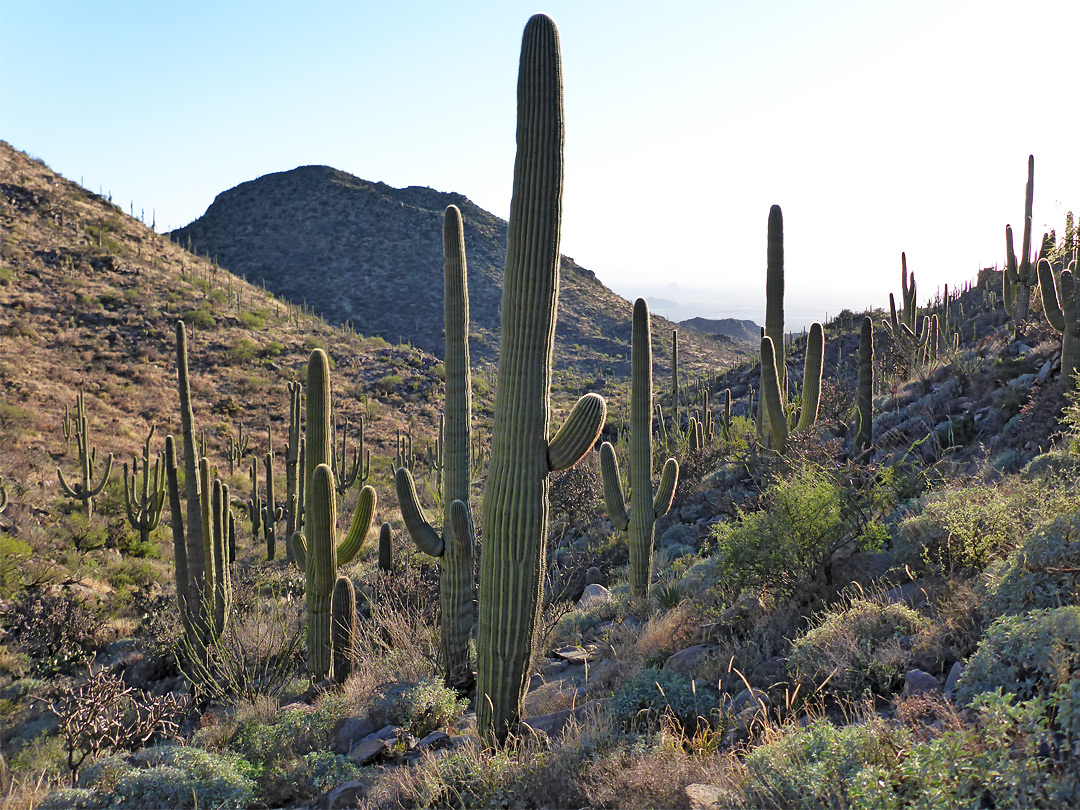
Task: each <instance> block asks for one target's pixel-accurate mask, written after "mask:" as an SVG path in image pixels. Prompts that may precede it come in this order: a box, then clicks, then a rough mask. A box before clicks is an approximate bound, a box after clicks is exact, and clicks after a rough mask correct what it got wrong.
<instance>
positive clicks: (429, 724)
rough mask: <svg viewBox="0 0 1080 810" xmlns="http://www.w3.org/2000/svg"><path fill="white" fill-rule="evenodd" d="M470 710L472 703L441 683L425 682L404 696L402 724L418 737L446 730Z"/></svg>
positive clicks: (426, 680)
mask: <svg viewBox="0 0 1080 810" xmlns="http://www.w3.org/2000/svg"><path fill="white" fill-rule="evenodd" d="M468 708H469V702H468V701H467V700H464V699H462V698H459V697H458V694H457V692H455V691H454V690H453V689H450V688H449V687H447V686H444V685H443V684H442V683H441V682H439V681H434V680H429V679H425V680H422V681H420V683H418V684H417V685H416V686H414V687H413V688H412V689H410V690H409V691H408V692H406V693H405V695H404V714H405V716H404V717H402V718H401V720H402V724H403V725H404V726H405V728H406V729H407V730H408V731H409V733H410V734H413V735H414V736H416V737H425V736H427V735H428V734H430V733H431V732H433V731H438V730H439V729H443V728H446V727H447V726H449V725H450V724H451V723H453V722H454V720H455V719H456V718H457V717H459V716H460V715H462V714H464V713H465V712H466V711H467V710H468Z"/></svg>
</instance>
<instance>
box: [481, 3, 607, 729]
mask: <svg viewBox="0 0 1080 810" xmlns="http://www.w3.org/2000/svg"><path fill="white" fill-rule="evenodd" d="M517 147H518V148H517V157H516V159H515V161H514V191H513V196H512V198H511V203H510V225H509V229H508V239H507V251H506V272H505V276H504V283H503V299H502V339H501V343H500V349H499V374H498V380H497V383H496V387H495V414H494V423H493V427H492V434H491V459H490V463H489V465H488V477H487V482H486V484H485V487H484V497H483V507H482V513H483V527H484V553H483V554H482V555H481V561H480V632H479V638H478V642H477V664H478V667H477V669H478V681H477V691H476V707H477V726H478V728H479V731H480V734H481V737H482V739H483V740H484V742H485V743H486V744H489V745H492V744H496V745H501V744H502V743H503V742H505V740H506V737H507V735H508V734H509V733H510V732H512V731H514V730H515V729H516V727H517V723H518V721H519V720H520V718H521V715H522V711H523V705H522V702H523V699H524V696H525V687H526V685H527V683H528V666H529V660H530V658H531V656H532V647H533V640H534V638H535V635H536V626H537V623H538V621H539V615H540V614H539V609H540V603H541V602H540V597H541V595H542V590H543V578H542V569H543V564H544V557H545V545H546V542H547V530H548V473H550V472H552V471H554V470H561V469H566V468H567V467H571V466H573V465H574V464H576V463H577V462H578V461H580V460H581V459H582V458H583V457H584V455H585V453H587V452H588V451H589V448H591V447H592V446H593V444H594V443H595V442H596V438H597V437H598V436H599V434H600V429H601V428H602V426H603V424H604V419H605V417H606V405H605V403H604V400H603V398H602V397H599V396H597V395H595V394H588V395H586V396H584V397H582V398H581V399H580V400H579V401H578V403H577V405H576V406H575V407H574V410H573V412H572V413H571V414H570V416H569V417H568V418H567V421H566V423H565V424H564V425H563V426H562V428H561V429H560V430H559V432H558V433H557V434H556V435H555V436H554V437H553V438H551V439H550V440H549V439H548V434H549V429H550V402H549V392H550V387H551V362H552V357H551V353H552V348H553V344H554V338H555V315H556V311H557V305H558V297H559V262H560V257H559V230H560V218H561V215H562V179H563V152H562V147H563V104H562V58H561V55H560V48H559V34H558V30H557V29H556V27H555V23H554V22H552V20H551V19H550V18H549V17H547V16H544V15H542V14H538V15H536V16H534V17H532V18H531V19H530V20H529V22H528V24H527V25H526V26H525V34H524V36H523V38H522V44H521V62H520V67H519V72H518V120H517Z"/></svg>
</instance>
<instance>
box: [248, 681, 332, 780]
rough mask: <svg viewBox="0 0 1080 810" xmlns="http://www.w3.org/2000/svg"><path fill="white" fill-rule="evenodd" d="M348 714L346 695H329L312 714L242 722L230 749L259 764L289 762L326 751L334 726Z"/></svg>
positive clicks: (302, 712)
mask: <svg viewBox="0 0 1080 810" xmlns="http://www.w3.org/2000/svg"><path fill="white" fill-rule="evenodd" d="M345 714H346V708H345V706H344V696H342V695H340V694H337V695H335V694H329V693H328V694H326V695H324V696H323V698H322V700H321V701H319V703H318V705H317V706H316V707H315V708H314V710H312V711H310V712H306V711H301V710H294V711H288V712H282V713H281V715H280V716H279V717H278V719H277V721H276V722H274V723H272V724H270V725H265V724H263V723H260V722H259V721H258V720H254V719H253V720H248V721H247V722H245V723H242V724H241V725H240V728H239V729H238V730H237V733H236V736H235V737H234V738H233V739H232V741H231V742H230V743H229V747H230V748H232V749H233V750H234V751H236V752H238V753H239V754H240V755H241V756H243V757H244V758H245V759H247V760H249V761H251V762H253V763H255V764H256V765H261V766H267V765H271V764H273V763H281V762H288V761H290V760H292V759H295V758H296V757H299V756H303V755H304V754H309V753H311V752H312V751H316V750H319V749H323V748H326V747H327V745H328V742H329V739H330V734H331V732H332V731H333V729H334V724H335V723H337V721H338V720H340V719H341V718H342V717H344V716H345Z"/></svg>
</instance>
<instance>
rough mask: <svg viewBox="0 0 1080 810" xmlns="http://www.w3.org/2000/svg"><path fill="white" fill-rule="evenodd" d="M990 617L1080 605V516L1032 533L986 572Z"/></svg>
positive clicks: (1062, 520)
mask: <svg viewBox="0 0 1080 810" xmlns="http://www.w3.org/2000/svg"><path fill="white" fill-rule="evenodd" d="M985 590H986V597H985V599H984V604H983V610H984V611H985V612H986V614H987V615H988V616H1001V615H1004V614H1006V613H1025V612H1027V611H1029V610H1034V609H1036V608H1053V607H1060V606H1063V605H1075V604H1080V513H1076V514H1072V515H1067V516H1065V517H1062V518H1059V519H1058V520H1055V521H1054V522H1053V523H1051V524H1050V525H1049V526H1046V527H1044V528H1041V529H1039V530H1037V531H1035V532H1032V533H1031V534H1030V535H1029V536H1028V537H1027V538H1026V539H1025V540H1024V542H1023V543H1022V544H1021V545H1020V547H1019V548H1017V549H1015V550H1014V551H1013V552H1012V553H1011V554H1010V555H1009V556H1008V557H1006V558H1005V559H1004V560H1002V561H1000V562H999V563H997V564H995V565H992V566H991V567H990V568H989V569H988V570H987V572H986V583H985Z"/></svg>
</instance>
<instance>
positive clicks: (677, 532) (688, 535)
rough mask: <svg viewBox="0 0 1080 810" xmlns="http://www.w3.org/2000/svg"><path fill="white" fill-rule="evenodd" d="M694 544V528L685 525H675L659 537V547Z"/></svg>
mask: <svg viewBox="0 0 1080 810" xmlns="http://www.w3.org/2000/svg"><path fill="white" fill-rule="evenodd" d="M693 542H694V527H693V526H692V525H689V524H686V523H675V524H673V525H672V526H670V527H668V529H667V530H666V531H665V532H664V533H663V535H661V537H660V547H661V548H668V547H670V546H688V545H690V544H691V543H693Z"/></svg>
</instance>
